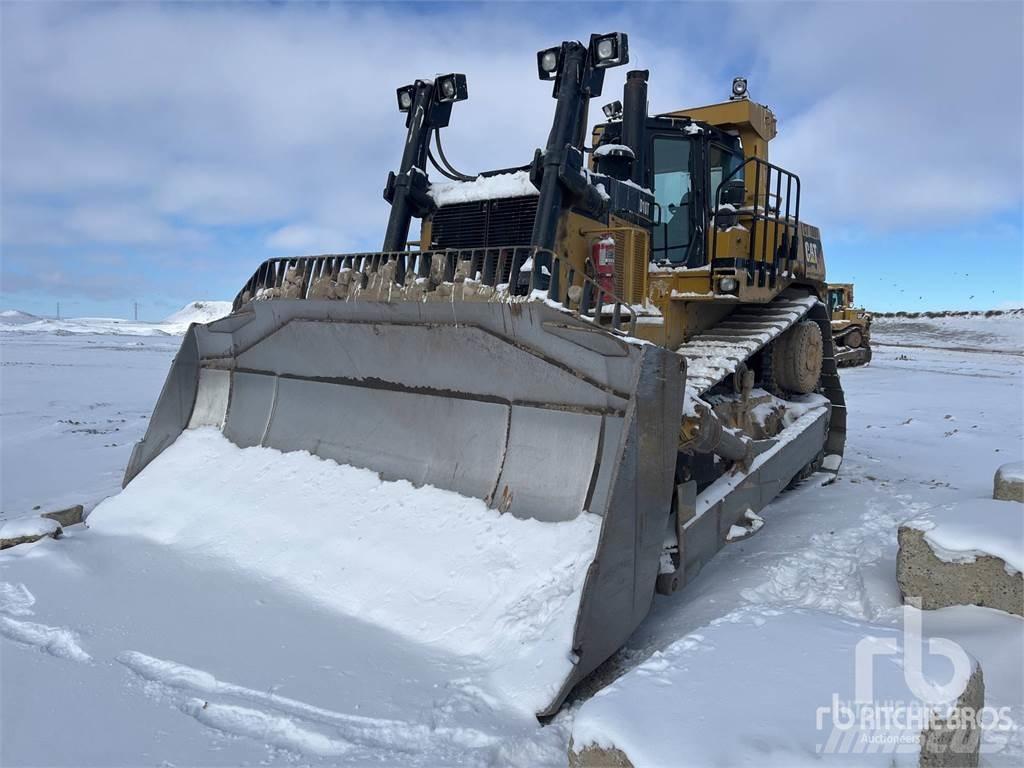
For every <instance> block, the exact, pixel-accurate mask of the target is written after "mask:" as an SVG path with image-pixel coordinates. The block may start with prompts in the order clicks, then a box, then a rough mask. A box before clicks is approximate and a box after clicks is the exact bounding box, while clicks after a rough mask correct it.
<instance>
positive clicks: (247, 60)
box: [0, 2, 1024, 319]
mask: <svg viewBox="0 0 1024 768" xmlns="http://www.w3.org/2000/svg"><path fill="white" fill-rule="evenodd" d="M1022 8H1024V6H1022V5H1021V4H1020V3H1018V2H1008V3H954V2H947V3H924V2H916V3H900V2H893V3H884V4H883V3H867V2H855V3H823V4H801V3H794V2H787V3H782V4H779V5H773V4H769V3H747V4H723V3H717V4H699V3H679V4H673V3H655V4H649V5H644V4H638V3H630V4H619V3H616V4H602V3H588V4H584V5H578V6H577V5H571V4H566V3H545V4H527V3H515V4H488V5H475V4H469V3H458V4H428V3H416V4H398V3H391V4H379V5H374V4H367V3H363V4H358V5H324V4H316V5H313V4H302V3H285V4H280V3H277V4H272V5H269V4H268V5H261V4H255V3H247V4H235V5H228V4H216V5H215V4H188V5H184V4H160V5H158V4H144V3H130V4H121V5H103V4H97V3H87V4H81V5H76V4H73V3H52V4H27V3H25V4H15V3H4V4H2V5H0V14H2V19H0V20H2V31H0V35H2V37H0V43H2V45H0V49H2V52H0V57H2V59H0V65H2V68H0V100H2V104H0V106H2V111H0V129H2V132H0V206H2V208H0V247H2V253H0V262H2V263H0V307H2V308H11V307H15V308H19V309H23V310H26V311H30V312H35V313H41V314H52V313H53V311H54V308H55V305H56V302H57V301H58V300H59V301H60V302H61V305H62V309H63V311H64V312H65V313H66V314H72V315H95V314H104V315H120V316H126V315H128V314H130V312H131V308H132V302H134V301H138V302H139V303H140V313H141V316H142V317H144V318H146V319H158V318H160V317H162V316H164V315H167V314H169V313H170V312H171V311H173V310H174V309H176V308H177V307H178V306H180V305H182V304H184V303H185V302H187V301H190V300H193V299H216V298H225V299H226V298H231V297H232V296H233V295H234V294H235V292H236V291H237V290H238V288H239V286H240V285H241V284H242V283H243V282H244V281H245V280H246V278H247V277H248V276H249V274H251V272H252V271H253V270H254V269H255V268H256V266H258V264H259V263H260V262H261V261H262V260H263V259H265V258H267V257H270V256H284V255H301V254H305V253H320V252H342V251H347V250H356V249H375V248H377V247H379V244H380V240H381V237H382V234H383V229H384V222H385V221H386V217H387V205H386V203H384V201H383V200H382V199H381V189H382V187H383V184H384V180H385V178H386V176H387V172H388V171H389V170H392V169H393V168H394V167H395V166H396V165H397V163H398V159H399V156H400V152H401V145H402V140H403V130H404V128H403V120H402V116H401V115H400V114H399V113H398V112H397V110H396V109H395V106H394V89H395V87H396V86H398V85H401V84H404V83H406V82H410V81H412V80H413V79H415V78H416V77H418V76H428V75H431V74H434V73H437V72H444V71H453V70H454V71H460V72H465V73H466V74H467V77H468V79H469V89H470V100H469V101H468V102H466V103H462V104H459V105H457V107H456V111H455V115H454V117H453V121H452V126H451V128H450V129H449V130H448V132H447V136H446V140H445V146H446V149H447V152H448V155H449V157H450V159H451V160H452V161H453V162H454V163H455V164H456V165H457V166H458V167H460V168H461V169H462V170H473V171H478V170H482V169H486V168H494V167H504V166H508V165H518V164H521V163H523V162H526V161H528V160H529V158H530V157H531V156H532V153H533V149H534V148H535V147H537V146H540V145H541V144H543V142H544V140H545V138H546V135H547V130H548V127H549V121H550V117H551V111H552V108H553V102H552V100H551V98H550V88H549V87H548V86H546V85H545V84H543V83H541V82H539V81H538V80H537V79H536V74H535V59H534V54H535V52H536V51H537V50H538V49H540V48H544V47H547V46H549V45H552V44H555V43H557V42H559V41H560V40H562V39H568V38H580V39H585V38H586V37H587V36H588V35H589V34H590V33H591V32H607V31H612V30H618V31H625V32H628V33H629V34H630V48H631V57H632V61H631V66H632V67H637V68H649V69H651V71H652V75H651V86H650V87H651V109H652V111H666V110H669V109H674V108H680V107H683V106H694V105H698V104H702V103H710V102H713V101H718V100H720V99H721V98H723V97H724V96H725V95H726V94H727V90H728V87H729V84H730V82H731V80H732V77H733V76H734V75H736V74H744V75H746V76H747V77H748V79H749V82H750V89H751V94H752V96H753V97H754V98H755V99H756V100H758V101H761V102H764V103H767V104H769V105H770V106H772V108H773V109H774V110H775V111H776V113H777V115H778V117H779V123H780V125H779V127H780V135H779V138H778V139H777V140H776V141H775V142H773V146H772V152H773V159H774V160H776V161H777V162H780V163H782V164H784V165H786V166H787V167H790V168H792V169H793V170H795V171H796V172H798V173H799V174H800V175H801V178H802V180H803V191H804V192H803V194H804V199H803V211H802V214H803V216H804V218H806V219H807V220H810V221H812V222H814V223H816V224H819V225H820V226H821V227H822V229H823V234H824V247H825V253H826V258H827V262H828V269H829V275H830V277H831V278H832V279H833V280H836V281H847V280H855V281H856V282H857V285H858V299H859V301H860V302H861V303H863V304H866V305H867V306H868V307H870V308H873V309H876V310H894V309H907V310H913V309H946V308H957V309H963V308H974V309H988V308H992V307H999V306H1010V305H1016V306H1019V305H1022V304H1024V255H1022V250H1024V249H1022V204H1024V203H1022V200H1024V193H1022V184H1024V182H1022V179H1024V150H1022V146H1024V137H1022V128H1021V123H1022V111H1024V107H1022V90H1024V83H1022V71H1024V60H1022V50H1021V45H1022V44H1021V39H1022V37H1021V32H1022V28H1024V20H1022ZM621 75H624V72H623V71H622V70H618V71H615V70H613V75H612V76H609V78H608V81H607V85H606V96H609V97H611V96H612V94H613V92H614V91H617V90H618V88H619V84H620V83H621ZM597 106H598V105H594V108H593V110H592V113H593V114H592V119H594V118H595V117H596V116H597V115H598V114H599V111H598V109H597Z"/></svg>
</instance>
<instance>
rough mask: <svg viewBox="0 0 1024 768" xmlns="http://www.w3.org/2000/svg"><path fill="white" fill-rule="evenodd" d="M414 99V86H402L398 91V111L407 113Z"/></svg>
mask: <svg viewBox="0 0 1024 768" xmlns="http://www.w3.org/2000/svg"><path fill="white" fill-rule="evenodd" d="M415 97H416V86H415V85H403V86H402V87H401V88H399V89H398V111H399V112H408V111H409V110H410V109H412V102H413V99H414V98H415Z"/></svg>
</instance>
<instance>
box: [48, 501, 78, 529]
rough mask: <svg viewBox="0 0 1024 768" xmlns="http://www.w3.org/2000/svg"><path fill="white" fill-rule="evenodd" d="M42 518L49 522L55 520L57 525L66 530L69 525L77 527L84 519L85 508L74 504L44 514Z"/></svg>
mask: <svg viewBox="0 0 1024 768" xmlns="http://www.w3.org/2000/svg"><path fill="white" fill-rule="evenodd" d="M42 517H45V518H47V519H49V520H56V521H57V523H58V524H60V525H62V526H64V527H65V528H67V527H68V526H69V525H78V524H79V523H80V522H82V521H83V520H84V519H85V507H83V506H82V505H81V504H75V506H73V507H68V508H67V509H57V510H54V511H53V512H44V513H43V514H42Z"/></svg>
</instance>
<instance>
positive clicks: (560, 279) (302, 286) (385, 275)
mask: <svg viewBox="0 0 1024 768" xmlns="http://www.w3.org/2000/svg"><path fill="white" fill-rule="evenodd" d="M538 257H539V258H538ZM344 275H347V277H343V276H344ZM323 279H326V280H328V281H333V282H334V283H336V284H337V283H340V282H344V283H345V285H346V286H348V285H351V286H354V287H355V290H349V289H348V288H346V289H344V293H345V295H344V298H343V299H342V300H347V301H352V300H359V294H360V292H361V291H363V290H365V289H367V288H368V287H369V286H370V285H371V283H372V282H374V281H376V282H377V283H378V284H379V283H380V281H388V282H389V284H390V286H392V287H395V288H397V289H398V291H397V292H395V291H389V292H388V295H389V297H390V296H393V297H395V298H396V299H400V298H402V297H403V293H402V291H405V292H406V294H405V295H408V296H411V295H412V293H411V292H412V291H414V290H415V291H419V292H421V295H426V294H430V293H432V292H433V291H435V290H436V289H437V288H438V287H440V286H441V285H450V286H454V285H456V284H458V283H464V284H465V283H471V284H476V285H483V286H488V287H490V288H492V289H494V292H495V296H496V297H498V298H510V299H511V298H516V297H518V298H520V299H522V300H525V299H529V298H534V299H545V300H547V302H548V303H555V304H558V305H559V307H560V308H561V309H563V310H565V311H568V312H571V313H572V314H574V315H576V316H578V317H581V318H583V319H586V320H589V321H591V322H594V323H596V324H598V325H604V324H605V323H604V321H605V320H606V319H609V323H608V324H607V326H608V327H609V328H611V330H613V331H617V332H621V333H629V334H630V335H632V334H634V332H635V330H636V317H635V314H636V313H635V310H634V309H633V308H632V306H631V305H630V304H628V303H627V302H625V301H624V300H623V299H621V298H620V297H618V296H616V295H615V294H614V293H613V292H611V291H609V290H608V289H607V288H604V287H602V286H601V284H600V283H598V282H597V281H596V280H594V279H593V278H592V277H591V276H590V275H587V274H585V273H583V272H581V271H580V270H578V269H576V268H575V267H574V266H573V265H572V263H571V262H569V261H568V259H565V258H564V257H561V256H559V255H558V254H556V253H554V252H552V251H549V250H546V249H543V248H538V247H536V246H510V247H506V248H464V249H452V250H444V251H402V252H394V253H382V252H375V253H348V254H325V255H322V256H302V257H281V258H272V259H267V260H266V261H264V262H263V263H262V264H260V266H259V267H258V268H257V269H256V271H255V272H254V273H253V275H252V277H250V278H249V280H248V281H246V283H245V285H244V286H243V287H242V290H240V291H239V292H238V295H237V296H235V300H234V302H233V305H232V307H233V311H238V310H239V309H241V307H242V306H244V305H245V304H247V303H248V302H249V301H253V300H261V299H272V298H289V299H310V298H317V297H315V296H313V295H311V294H313V293H314V292H315V288H314V286H316V285H317V283H318V281H320V280H323ZM573 289H576V290H573ZM609 307H610V310H611V311H610V314H609V312H608V311H606V308H609ZM623 308H625V309H626V313H625V318H624V313H623ZM624 319H628V322H629V330H628V331H626V330H624V328H623V322H624Z"/></svg>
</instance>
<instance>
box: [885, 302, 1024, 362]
mask: <svg viewBox="0 0 1024 768" xmlns="http://www.w3.org/2000/svg"><path fill="white" fill-rule="evenodd" d="M871 339H872V344H873V345H875V346H879V345H884V346H910V347H933V348H936V349H950V348H953V349H965V350H989V351H999V352H1005V353H1009V354H1015V355H1018V356H1024V311H1021V310H1013V311H1009V312H1006V313H1004V314H1000V315H993V316H991V317H985V316H984V314H981V313H977V314H971V315H967V316H963V317H960V316H956V315H949V316H945V317H941V316H940V317H924V316H920V317H876V318H875V320H874V322H873V323H872V325H871Z"/></svg>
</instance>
